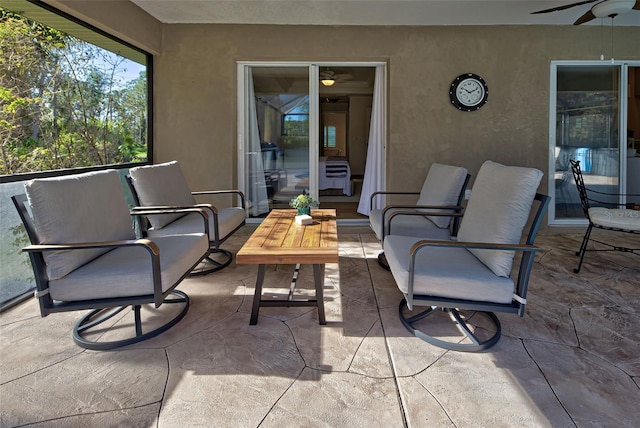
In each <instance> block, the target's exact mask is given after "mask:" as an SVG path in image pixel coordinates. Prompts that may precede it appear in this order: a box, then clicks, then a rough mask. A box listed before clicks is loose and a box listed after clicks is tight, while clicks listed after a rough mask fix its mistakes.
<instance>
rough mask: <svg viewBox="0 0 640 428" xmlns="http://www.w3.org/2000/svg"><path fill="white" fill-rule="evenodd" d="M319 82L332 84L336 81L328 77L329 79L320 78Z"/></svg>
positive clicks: (327, 84) (325, 84) (326, 84)
mask: <svg viewBox="0 0 640 428" xmlns="http://www.w3.org/2000/svg"><path fill="white" fill-rule="evenodd" d="M320 82H322V84H323V85H324V86H333V84H334V83H336V81H335V80H333V79H331V78H329V79H322V80H321V81H320Z"/></svg>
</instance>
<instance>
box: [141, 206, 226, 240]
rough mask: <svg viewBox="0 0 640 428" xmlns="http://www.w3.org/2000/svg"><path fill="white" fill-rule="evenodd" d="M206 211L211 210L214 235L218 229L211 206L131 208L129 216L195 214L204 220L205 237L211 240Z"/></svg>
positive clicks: (215, 215) (215, 216)
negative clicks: (214, 228) (214, 226)
mask: <svg viewBox="0 0 640 428" xmlns="http://www.w3.org/2000/svg"><path fill="white" fill-rule="evenodd" d="M206 209H209V210H211V212H212V213H213V217H214V224H215V225H216V234H217V233H218V232H217V229H218V226H217V225H218V210H217V209H216V208H215V207H214V206H213V205H206V204H197V205H186V206H169V205H164V206H146V207H132V208H131V210H130V214H131V215H132V216H140V215H162V214H179V213H197V214H200V215H201V216H202V218H203V220H204V231H205V233H206V234H207V237H209V238H211V235H210V233H209V215H208V214H207V212H206Z"/></svg>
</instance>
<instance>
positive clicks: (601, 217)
mask: <svg viewBox="0 0 640 428" xmlns="http://www.w3.org/2000/svg"><path fill="white" fill-rule="evenodd" d="M569 162H570V163H571V172H572V173H573V179H574V180H575V182H576V186H577V188H578V194H579V196H580V203H581V204H582V210H583V212H584V215H585V217H586V218H587V220H588V221H589V225H588V226H587V230H586V232H585V234H584V237H583V238H582V244H580V249H579V250H578V251H576V256H580V261H579V262H578V267H577V268H575V269H574V270H573V271H574V272H575V273H578V272H580V269H581V268H582V262H583V260H584V256H585V254H586V253H587V251H620V252H623V253H629V254H635V255H636V256H637V255H640V253H639V252H638V251H640V247H626V246H623V245H620V244H619V243H613V241H612V240H611V239H613V238H607V240H608V242H605V241H602V240H600V239H594V238H593V237H592V236H591V232H592V231H593V229H594V228H596V229H602V230H610V231H614V232H622V233H628V234H632V235H640V211H638V210H632V209H628V208H626V207H625V205H623V204H621V203H620V198H621V196H625V197H629V196H640V195H636V194H626V195H621V194H616V193H606V192H600V191H597V190H594V189H589V188H588V187H586V186H585V184H584V177H583V176H582V170H581V169H580V161H576V160H570V161H569ZM594 205H595V206H594ZM589 241H592V242H595V243H597V244H600V245H601V246H604V248H602V247H600V248H598V247H593V246H592V247H591V248H589Z"/></svg>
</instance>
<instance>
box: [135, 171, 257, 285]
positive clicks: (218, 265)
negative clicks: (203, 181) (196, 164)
mask: <svg viewBox="0 0 640 428" xmlns="http://www.w3.org/2000/svg"><path fill="white" fill-rule="evenodd" d="M127 181H128V184H129V187H130V188H131V193H132V194H133V198H134V201H135V203H136V205H138V206H139V207H141V209H145V208H149V207H156V208H157V207H164V208H188V207H200V208H204V209H206V210H207V211H208V214H209V230H210V231H211V235H210V239H211V250H210V254H209V256H207V258H206V259H205V261H204V262H203V263H202V264H200V265H199V266H198V267H197V268H196V269H194V270H193V272H192V273H191V275H193V276H198V275H206V274H209V273H212V272H216V271H219V270H220V269H223V268H225V267H227V266H229V264H231V261H232V260H233V254H231V252H230V251H229V250H225V249H223V248H220V245H221V244H222V243H223V242H224V241H225V240H227V238H229V237H230V236H231V235H233V233H234V232H236V231H237V230H238V229H239V228H240V227H242V226H243V225H244V224H245V218H246V213H245V198H244V194H243V193H242V192H241V191H239V190H207V191H199V192H192V191H191V190H189V187H188V186H187V182H186V179H185V177H184V174H183V172H182V169H181V168H180V165H179V164H178V162H176V161H172V162H165V163H161V164H156V165H148V166H140V167H135V168H131V169H130V170H129V175H128V176H127ZM197 195H201V196H205V195H208V196H214V195H218V196H220V195H233V196H236V197H237V198H239V199H240V205H239V206H232V207H225V208H219V207H216V206H213V205H211V204H198V203H197V202H196V199H195V197H194V196H197ZM137 209H138V208H134V212H135V211H136V210H137ZM147 220H148V221H146V222H140V224H139V226H140V229H141V230H142V233H143V235H144V236H149V237H152V238H153V237H157V236H166V235H173V234H185V233H192V232H201V231H202V224H201V221H200V219H198V218H197V216H196V215H194V214H188V213H187V214H181V215H175V216H172V217H167V216H155V215H149V216H147Z"/></svg>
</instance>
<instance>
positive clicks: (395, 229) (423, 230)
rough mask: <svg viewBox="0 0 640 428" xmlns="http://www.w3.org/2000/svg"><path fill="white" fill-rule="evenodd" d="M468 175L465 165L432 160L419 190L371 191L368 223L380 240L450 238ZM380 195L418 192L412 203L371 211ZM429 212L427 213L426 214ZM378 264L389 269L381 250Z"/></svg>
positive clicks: (455, 228)
mask: <svg viewBox="0 0 640 428" xmlns="http://www.w3.org/2000/svg"><path fill="white" fill-rule="evenodd" d="M469 178H470V175H469V174H467V170H466V168H462V167H459V166H452V165H444V164H440V163H433V164H432V165H431V167H430V168H429V172H428V174H427V178H426V179H425V181H424V184H423V185H422V189H421V191H420V192H397V191H381V192H374V193H373V194H371V199H370V208H371V210H370V213H369V225H370V226H371V229H373V231H374V233H375V234H376V238H378V240H379V241H380V242H381V243H382V242H383V241H384V237H385V236H387V235H389V234H391V233H393V234H394V235H406V236H419V237H423V238H431V239H449V237H450V236H455V235H456V234H457V232H458V227H459V224H460V217H459V216H455V215H454V216H452V213H461V212H462V200H463V198H464V194H465V190H466V188H467V184H468V183H469ZM381 195H420V196H419V198H418V201H417V202H416V203H415V204H395V205H387V206H385V207H384V208H383V209H379V210H374V209H373V203H374V200H375V198H376V197H378V196H381ZM427 213H428V215H427ZM378 263H379V264H380V266H382V267H383V268H385V269H386V270H389V264H388V263H387V261H386V259H385V255H384V251H382V252H381V253H380V254H378Z"/></svg>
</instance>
